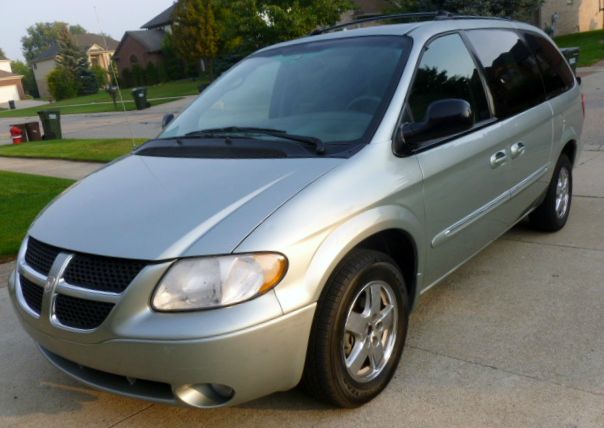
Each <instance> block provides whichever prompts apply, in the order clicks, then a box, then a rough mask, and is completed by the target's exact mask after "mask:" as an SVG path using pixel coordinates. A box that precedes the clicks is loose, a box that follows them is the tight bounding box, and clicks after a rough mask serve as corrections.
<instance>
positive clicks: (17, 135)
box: [10, 125, 27, 144]
mask: <svg viewBox="0 0 604 428" xmlns="http://www.w3.org/2000/svg"><path fill="white" fill-rule="evenodd" d="M10 138H11V140H12V142H13V144H21V143H25V142H26V141H27V134H26V130H25V127H21V126H19V125H11V126H10Z"/></svg>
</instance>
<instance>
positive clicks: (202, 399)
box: [174, 383, 235, 407]
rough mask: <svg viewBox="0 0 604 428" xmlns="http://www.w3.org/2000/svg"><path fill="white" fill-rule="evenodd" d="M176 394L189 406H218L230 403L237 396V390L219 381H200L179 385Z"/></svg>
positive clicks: (175, 390)
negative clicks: (193, 383)
mask: <svg viewBox="0 0 604 428" xmlns="http://www.w3.org/2000/svg"><path fill="white" fill-rule="evenodd" d="M174 395H176V397H178V399H179V400H180V401H182V402H184V403H186V404H188V405H189V406H193V407H217V406H223V405H225V404H226V403H228V402H229V401H230V400H231V399H232V398H233V397H234V396H235V390H233V388H231V387H230V386H227V385H221V384H218V383H199V384H195V385H182V386H179V387H178V388H175V389H174Z"/></svg>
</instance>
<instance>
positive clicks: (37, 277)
mask: <svg viewBox="0 0 604 428" xmlns="http://www.w3.org/2000/svg"><path fill="white" fill-rule="evenodd" d="M18 272H19V273H20V274H21V275H23V276H24V277H25V278H27V279H29V280H30V281H31V282H33V283H34V284H36V285H39V286H40V287H44V286H45V285H46V281H47V278H46V276H44V275H42V274H41V273H40V272H38V271H36V270H34V269H33V268H32V267H31V266H29V265H28V264H27V263H26V262H25V260H22V261H20V262H19V265H18Z"/></svg>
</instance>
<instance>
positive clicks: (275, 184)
mask: <svg viewBox="0 0 604 428" xmlns="http://www.w3.org/2000/svg"><path fill="white" fill-rule="evenodd" d="M432 18H433V19H429V20H426V21H422V22H409V23H403V24H400V23H399V24H395V25H377V26H376V25H375V24H379V23H380V20H379V19H374V20H372V21H368V22H366V23H365V25H364V26H360V25H358V23H357V25H356V26H360V27H361V28H356V29H350V26H340V27H337V28H332V29H329V30H327V31H323V32H322V33H321V34H317V35H313V36H310V37H307V38H303V39H300V40H294V41H291V42H287V43H282V44H279V45H276V46H271V47H268V48H266V49H263V50H261V51H258V52H256V53H254V54H253V55H251V56H249V57H248V58H246V59H245V60H243V61H242V62H240V63H239V64H237V65H236V66H235V67H233V68H232V69H231V70H230V71H228V72H227V73H225V74H224V75H222V76H221V77H220V78H219V79H218V80H216V81H215V82H214V83H213V84H212V85H211V86H210V87H208V88H207V89H206V90H205V91H204V92H203V93H202V94H201V95H200V96H199V98H198V99H197V100H196V101H195V102H194V103H193V104H192V105H191V106H190V107H189V108H188V109H187V110H185V111H184V112H183V113H182V114H181V115H180V116H179V117H178V118H176V119H175V120H173V121H172V122H170V123H169V124H168V125H167V127H166V128H165V129H164V131H163V132H162V133H161V135H160V136H159V137H158V138H156V139H154V140H151V141H149V142H147V143H145V144H144V145H142V146H141V147H139V148H138V149H136V150H135V151H134V152H133V153H132V154H131V155H128V156H126V157H123V158H121V159H119V160H117V161H116V162H113V163H111V164H110V165H108V166H107V167H105V168H103V169H102V170H100V171H98V172H95V173H94V174H92V175H90V176H88V177H87V178H86V179H84V180H82V181H80V182H78V183H77V184H75V185H74V186H73V187H72V188H71V189H70V190H69V191H67V192H65V193H64V194H63V195H61V196H60V197H59V198H58V199H56V200H55V201H54V202H53V203H52V204H51V205H50V206H48V207H47V208H46V209H45V210H44V211H43V212H42V213H41V214H40V216H39V217H38V218H37V219H36V220H35V222H34V224H33V225H32V226H31V228H30V230H29V232H28V236H27V237H26V239H25V240H24V242H23V245H22V247H21V250H20V252H19V255H18V260H17V268H16V271H15V272H14V273H13V275H12V276H11V278H10V280H9V291H10V295H11V298H12V302H13V304H14V308H15V311H16V313H17V315H18V317H19V319H20V320H21V323H22V325H23V327H24V328H25V330H26V331H27V332H28V334H29V335H31V337H32V338H33V339H34V340H35V342H36V343H37V344H38V346H39V349H40V351H41V352H42V354H43V355H44V356H45V357H46V358H47V359H48V360H49V361H50V362H51V363H52V364H54V365H55V366H56V367H58V368H59V369H61V370H63V371H64V372H65V373H67V374H69V375H71V376H73V377H74V378H76V379H78V380H80V381H82V382H84V383H86V384H88V385H90V386H93V387H96V388H99V389H102V390H106V391H111V392H115V393H118V394H123V395H127V396H131V397H136V398H142V399H146V400H152V401H156V402H162V403H172V404H185V405H190V406H194V407H199V408H206V407H215V406H223V405H233V404H237V403H241V402H244V401H248V400H252V399H254V398H257V397H261V396H264V395H267V394H270V393H273V392H276V391H285V390H288V389H291V388H293V387H295V386H296V385H298V384H301V386H302V387H303V388H304V389H305V390H306V391H308V392H309V393H310V394H312V395H313V396H315V397H317V398H319V399H321V400H325V401H327V402H330V403H332V404H334V405H336V406H342V407H353V406H358V405H361V404H363V403H365V402H367V401H369V400H371V399H372V398H374V397H375V396H376V395H377V394H379V393H380V391H382V390H383V389H384V388H385V387H386V385H387V384H388V382H389V381H390V379H391V378H392V376H393V374H394V373H395V371H396V369H397V366H398V364H399V360H400V358H401V353H402V351H403V346H404V344H405V337H406V334H407V325H408V319H409V313H410V311H411V310H412V309H413V307H414V306H415V305H416V304H417V303H418V301H419V298H420V296H421V295H422V294H423V293H425V292H426V291H427V290H428V289H430V287H432V286H433V285H435V284H437V283H438V282H439V281H440V280H441V279H443V278H444V277H445V276H447V275H448V274H449V273H451V272H452V271H454V270H455V269H456V268H457V267H459V266H460V265H461V264H463V263H464V262H465V261H466V260H468V259H469V258H471V257H472V256H473V255H475V254H476V253H477V252H479V251H480V250H481V249H482V248H484V247H485V246H487V245H488V244H489V243H490V242H492V241H493V240H495V239H497V238H498V237H499V236H500V235H502V234H503V233H505V232H506V231H507V230H508V229H510V228H511V227H512V226H514V224H516V223H518V222H519V221H521V220H523V219H525V218H528V221H529V222H530V223H531V224H532V225H533V226H534V227H536V228H538V229H541V230H544V231H556V230H558V229H560V228H562V227H563V226H564V224H565V223H566V220H567V218H568V215H569V211H570V206H571V195H572V169H573V165H574V164H575V163H576V159H577V158H578V156H579V152H580V149H581V144H580V140H579V136H580V134H581V129H582V125H583V116H584V111H582V98H581V94H580V90H579V86H578V82H577V79H576V78H575V77H574V75H573V73H572V70H571V69H570V67H569V65H568V63H567V62H566V60H565V59H564V58H563V56H562V55H561V54H560V51H559V50H558V49H557V48H556V47H555V45H554V44H552V42H551V40H550V39H549V38H548V37H547V36H546V35H545V34H544V33H543V32H542V31H540V30H538V29H537V28H535V27H532V26H530V25H526V24H522V23H518V22H512V21H508V20H503V19H483V18H474V17H459V16H453V15H442V14H434V15H433V16H432ZM339 30H346V31H339ZM403 364H404V362H403Z"/></svg>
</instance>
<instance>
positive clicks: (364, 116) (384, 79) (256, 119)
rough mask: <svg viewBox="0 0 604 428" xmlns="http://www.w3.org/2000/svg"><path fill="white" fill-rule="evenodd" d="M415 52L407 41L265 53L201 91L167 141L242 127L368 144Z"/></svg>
mask: <svg viewBox="0 0 604 428" xmlns="http://www.w3.org/2000/svg"><path fill="white" fill-rule="evenodd" d="M409 47H410V41H409V39H407V38H403V37H394V36H370V37H357V38H347V39H338V40H327V41H317V42H310V43H304V44H294V45H290V46H285V47H281V48H274V49H270V50H266V51H263V52H259V53H257V54H255V55H252V56H251V57H249V58H247V59H245V60H244V61H242V62H241V63H239V64H238V65H237V66H235V67H233V68H232V69H230V70H229V71H228V72H227V73H225V74H224V75H223V76H222V77H220V78H219V79H218V80H217V81H216V82H215V83H213V84H212V85H211V86H210V87H209V88H208V89H206V90H205V91H203V92H202V94H201V96H200V97H199V98H198V99H197V100H196V101H195V102H194V103H193V104H192V105H191V106H190V107H189V108H187V109H186V110H185V111H184V112H183V113H182V114H181V115H180V116H179V117H178V118H177V119H176V120H174V121H173V122H172V123H171V124H170V125H169V126H168V128H167V129H166V130H165V131H164V133H163V134H162V135H161V137H175V136H180V135H184V134H187V133H189V132H194V131H198V130H202V129H208V128H221V127H230V126H237V127H256V128H272V129H278V130H284V131H287V132H288V133H290V134H296V135H303V136H309V137H316V138H320V139H321V140H322V141H323V142H324V143H325V144H327V145H328V146H329V145H331V144H333V145H336V144H341V143H358V142H362V141H366V140H367V139H368V135H369V134H370V133H371V130H372V129H373V128H374V127H375V126H377V123H379V121H380V119H381V115H382V114H383V111H384V110H385V108H386V106H387V105H388V103H389V101H390V98H391V96H392V92H393V89H394V87H395V86H396V84H397V83H398V80H399V78H400V73H401V71H402V68H403V66H404V62H405V61H406V58H407V52H408V49H409ZM257 138H260V137H257ZM262 138H268V137H262ZM273 140H274V138H273ZM328 149H329V147H328Z"/></svg>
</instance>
